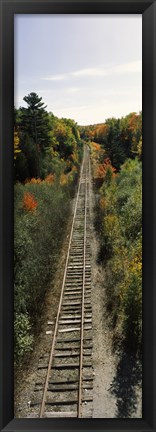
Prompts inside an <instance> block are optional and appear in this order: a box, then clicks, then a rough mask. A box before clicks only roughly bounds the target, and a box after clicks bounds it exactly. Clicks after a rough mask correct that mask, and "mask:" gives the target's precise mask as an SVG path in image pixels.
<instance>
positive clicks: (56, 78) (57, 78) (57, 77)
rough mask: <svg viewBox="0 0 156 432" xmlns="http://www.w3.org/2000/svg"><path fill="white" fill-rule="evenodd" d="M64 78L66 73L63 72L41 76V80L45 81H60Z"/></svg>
mask: <svg viewBox="0 0 156 432" xmlns="http://www.w3.org/2000/svg"><path fill="white" fill-rule="evenodd" d="M65 78H66V75H65V74H64V75H63V74H62V75H49V76H47V77H43V78H41V79H42V80H45V81H62V80H64V79H65Z"/></svg>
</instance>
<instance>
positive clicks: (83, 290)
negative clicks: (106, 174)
mask: <svg viewBox="0 0 156 432" xmlns="http://www.w3.org/2000/svg"><path fill="white" fill-rule="evenodd" d="M86 225H87V169H86V179H85V216H84V245H83V285H82V309H81V338H80V369H79V371H80V372H79V396H78V410H77V416H78V418H80V417H81V415H82V379H83V334H84V295H85V276H86V269H85V267H86Z"/></svg>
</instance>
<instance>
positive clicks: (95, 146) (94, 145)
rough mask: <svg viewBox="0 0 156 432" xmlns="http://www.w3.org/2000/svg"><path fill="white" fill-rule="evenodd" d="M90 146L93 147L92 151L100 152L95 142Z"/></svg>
mask: <svg viewBox="0 0 156 432" xmlns="http://www.w3.org/2000/svg"><path fill="white" fill-rule="evenodd" d="M91 146H92V147H93V150H95V151H100V150H101V146H100V144H97V143H95V142H91Z"/></svg>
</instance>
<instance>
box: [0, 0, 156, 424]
mask: <svg viewBox="0 0 156 432" xmlns="http://www.w3.org/2000/svg"><path fill="white" fill-rule="evenodd" d="M75 5H76V8H75V9H74V7H75ZM0 6H1V22H0V24H1V29H2V31H3V35H2V38H1V44H2V47H1V48H2V50H1V53H2V60H3V65H2V62H1V65H2V66H1V69H2V71H1V72H2V78H1V82H0V84H1V91H2V106H1V111H2V114H1V123H2V124H1V126H2V129H1V131H2V132H1V133H2V136H3V141H1V142H2V143H3V142H5V148H4V147H3V148H2V146H0V151H1V153H2V157H1V159H0V160H1V161H2V160H3V162H4V165H2V166H1V170H0V176H1V179H0V182H1V183H0V187H1V199H2V204H3V213H2V205H1V206H0V217H1V220H0V222H1V235H0V253H1V255H0V256H1V257H2V254H3V258H1V268H0V274H1V278H2V277H3V280H2V286H3V285H4V286H5V287H6V294H5V296H4V308H3V309H2V313H3V315H4V314H5V315H4V318H3V324H4V330H3V331H4V332H5V334H6V335H7V338H4V341H3V342H4V351H3V355H4V373H3V372H2V369H1V372H2V378H3V387H4V389H5V397H4V399H3V406H2V417H3V418H2V417H1V418H2V422H1V424H0V428H2V429H1V430H3V431H10V432H11V431H13V430H14V431H16V430H21V431H22V430H23V431H24V430H25V431H26V430H34V431H38V430H40V431H45V430H55V429H56V430H59V431H60V432H61V431H63V430H73V429H75V430H77V431H79V430H81V431H83V429H84V430H86V429H91V430H94V429H95V430H97V429H99V430H110V431H111V430H112V431H114V430H118V431H120V430H124V431H125V430H128V431H133V432H134V431H135V430H136V431H137V430H140V431H146V432H149V431H156V413H155V412H154V407H155V408H156V370H155V368H154V360H155V361H156V340H155V336H156V335H155V334H154V332H155V329H156V318H155V313H154V307H156V301H155V300H156V292H155V287H154V282H155V281H156V268H155V267H156V266H154V263H155V258H156V228H155V227H154V220H155V217H156V200H155V190H156V188H155V184H156V172H155V170H156V151H155V148H154V143H155V142H156V83H155V77H156V2H155V0H154V1H152V2H151V1H146V2H145V1H142V0H140V1H139V2H137V1H135V0H134V1H131V2H129V1H126V0H123V1H122V2H118V0H117V1H113V2H111V1H110V2H109V3H108V1H107V2H105V1H104V0H101V1H100V2H97V3H96V2H90V1H88V2H84V3H83V5H82V2H81V1H80V2H75V3H74V2H73V1H71V2H66V1H65V0H64V1H62V2H58V3H56V2H52V1H51V0H49V1H45V2H44V0H39V1H38V2H37V1H36V0H35V1H34V0H31V4H30V1H25V0H21V1H20V3H19V2H17V1H12V2H10V1H7V0H2V1H1V4H0ZM66 6H67V7H66ZM59 9H60V11H61V13H80V12H78V11H80V10H81V13H89V12H88V11H89V10H91V11H92V12H90V13H95V12H94V11H95V9H96V11H97V10H98V12H96V13H110V10H111V11H112V13H121V12H119V11H121V10H122V11H124V12H122V13H143V25H144V33H143V86H144V88H143V91H144V93H143V95H144V96H143V145H144V157H143V166H144V170H143V184H144V187H143V190H144V200H145V202H146V204H147V203H148V202H149V203H150V206H149V207H148V208H147V206H146V211H145V212H144V215H143V226H144V228H145V227H146V229H145V237H144V246H145V248H146V258H147V259H146V262H145V256H144V257H143V260H144V266H145V271H144V278H145V283H147V284H148V285H150V289H151V294H152V296H153V307H151V300H150V296H149V293H148V292H147V290H146V291H145V290H144V303H143V312H144V316H145V317H146V319H148V324H147V325H146V326H144V329H143V331H144V333H143V334H144V338H145V342H146V343H145V346H146V349H144V366H145V364H147V363H148V365H150V367H149V368H148V369H149V370H148V371H146V373H144V377H143V389H144V390H146V396H145V397H144V399H143V409H144V419H145V420H144V419H143V420H139V419H136V420H133V419H127V420H126V419H125V420H123V419H112V420H111V419H92V425H91V423H90V424H89V422H88V421H86V420H87V419H86V420H85V419H82V421H81V420H80V421H81V426H80V423H77V425H76V427H75V423H74V421H73V420H72V419H69V420H67V421H65V420H62V421H60V420H59V419H56V422H54V423H53V425H54V429H53V426H52V423H51V420H50V421H49V419H46V420H43V421H42V420H35V419H13V420H12V415H13V404H12V395H11V391H10V389H11V388H12V390H13V375H12V371H11V370H10V369H9V364H10V361H11V360H13V352H12V348H13V339H12V344H11V345H10V344H8V340H9V339H10V338H12V337H13V328H12V326H10V323H13V311H12V307H11V304H12V302H13V294H11V293H10V286H11V283H12V248H13V242H12V240H10V239H11V238H12V232H13V219H11V218H10V214H12V212H13V205H12V202H13V187H12V178H13V167H12V154H11V153H9V152H10V142H11V141H12V136H13V135H12V133H13V119H12V114H11V113H12V109H13V86H12V81H13V74H12V64H13V38H12V37H11V35H12V34H13V14H14V13H35V12H34V11H35V10H36V13H60V12H58V10H59ZM104 9H105V12H102V11H103V10H104ZM43 10H44V11H45V10H46V12H43ZM49 10H52V12H49ZM69 10H72V11H73V12H69ZM74 10H75V12H74ZM82 10H83V12H82ZM117 10H118V12H116V11H117ZM126 10H127V11H128V12H126ZM26 11H27V12H26ZM28 11H30V12H28ZM47 11H48V12H47ZM56 11H57V12H56ZM62 11H65V12H62ZM85 11H86V12H85ZM130 11H131V12H130ZM134 11H135V12H134ZM140 11H141V12H140ZM8 29H9V32H8ZM7 52H8V54H7V55H6V56H5V54H6V53H7ZM149 64H150V68H149ZM2 84H4V85H3V86H2ZM2 108H3V110H2ZM145 143H146V146H145ZM154 168H155V170H154ZM2 223H3V228H2ZM151 251H152V259H151ZM3 264H4V269H5V270H6V269H7V268H8V270H9V271H8V272H6V273H7V274H5V273H3V274H2V271H3ZM1 294H2V289H1ZM10 295H11V301H10ZM1 307H2V303H1ZM151 312H152V313H151ZM1 317H2V314H1ZM1 330H2V326H1ZM8 370H9V373H8ZM5 380H6V382H4V381H5ZM1 383H2V381H1ZM6 387H7V388H6ZM2 390H3V389H2ZM1 400H2V399H1ZM38 421H39V423H38ZM114 424H115V427H113V425H114Z"/></svg>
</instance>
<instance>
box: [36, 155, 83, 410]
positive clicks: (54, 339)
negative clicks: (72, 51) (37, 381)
mask: <svg viewBox="0 0 156 432" xmlns="http://www.w3.org/2000/svg"><path fill="white" fill-rule="evenodd" d="M84 159H85V149H84V156H83V161H82V167H81V173H80V179H79V186H78V191H77V198H76V203H75V210H74V215H73V221H72V227H71V233H70V238H69V245H68V252H67V258H66V263H65V271H64V277H63V283H62V288H61V295H60V301H59V307H58V312H57V317H56V323H55V329H54V335H53V340H52V346H51V352H50V357H49V363H48V369H47V375H46V380H45V386H44V390H43V397H42V402H41V409H40V413H39V417H40V418H42V417H43V415H44V411H45V402H46V394H47V389H48V381H49V375H50V371H51V365H52V360H53V355H54V347H55V341H56V336H57V330H58V324H59V316H60V312H61V306H62V299H63V293H64V286H65V280H66V274H67V267H68V260H69V254H70V247H71V242H72V236H73V228H74V222H75V217H76V211H77V205H78V199H79V194H80V186H81V181H82V173H83V167H84Z"/></svg>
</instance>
